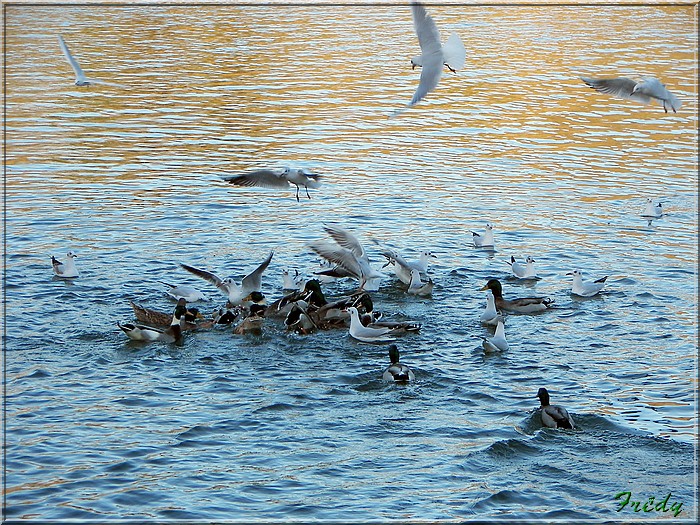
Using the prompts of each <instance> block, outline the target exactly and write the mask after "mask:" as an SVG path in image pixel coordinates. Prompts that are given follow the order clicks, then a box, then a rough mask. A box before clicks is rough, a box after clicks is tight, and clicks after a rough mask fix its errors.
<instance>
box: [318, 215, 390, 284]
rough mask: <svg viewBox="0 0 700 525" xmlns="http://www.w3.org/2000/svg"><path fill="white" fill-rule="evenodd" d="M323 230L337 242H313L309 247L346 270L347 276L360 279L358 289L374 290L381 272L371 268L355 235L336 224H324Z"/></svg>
mask: <svg viewBox="0 0 700 525" xmlns="http://www.w3.org/2000/svg"><path fill="white" fill-rule="evenodd" d="M324 230H326V233H328V234H329V235H330V236H331V237H332V238H333V240H334V241H335V242H336V243H337V244H338V245H337V246H333V245H332V244H329V243H323V242H314V243H311V244H310V245H309V247H310V248H311V249H312V250H313V251H315V252H316V253H317V254H318V255H320V256H321V257H323V258H324V259H326V260H328V261H330V262H332V263H334V264H336V265H337V266H339V267H340V268H342V269H343V270H345V271H347V273H348V276H350V277H353V278H354V279H357V280H358V281H360V289H361V290H365V291H368V292H376V291H377V290H378V289H379V285H380V284H381V280H382V278H384V277H386V276H385V275H384V274H383V273H382V272H380V271H378V270H375V269H374V268H372V266H371V265H370V262H369V257H368V256H367V252H366V251H365V249H364V247H363V246H362V244H361V243H360V241H359V240H358V238H357V237H355V236H354V235H353V234H352V233H350V232H349V231H347V230H345V229H343V228H340V227H338V226H324Z"/></svg>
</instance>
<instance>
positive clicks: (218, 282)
mask: <svg viewBox="0 0 700 525" xmlns="http://www.w3.org/2000/svg"><path fill="white" fill-rule="evenodd" d="M180 266H182V267H183V268H184V269H185V270H187V271H188V272H190V273H193V274H195V275H196V276H197V277H201V278H202V279H205V280H207V281H209V282H210V283H212V284H213V285H214V286H216V287H217V288H219V289H220V290H222V291H223V292H224V293H228V289H227V288H226V287H225V286H224V282H223V281H222V280H221V279H219V277H217V276H216V275H214V274H213V273H210V272H207V271H206V270H200V269H199V268H194V267H192V266H188V265H187V264H184V263H180Z"/></svg>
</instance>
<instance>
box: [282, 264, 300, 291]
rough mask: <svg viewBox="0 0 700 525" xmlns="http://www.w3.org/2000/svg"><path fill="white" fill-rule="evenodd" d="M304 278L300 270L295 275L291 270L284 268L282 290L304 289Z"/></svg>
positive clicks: (295, 271)
mask: <svg viewBox="0 0 700 525" xmlns="http://www.w3.org/2000/svg"><path fill="white" fill-rule="evenodd" d="M303 289H304V279H303V278H301V277H300V276H299V270H294V275H293V276H292V273H291V272H290V271H289V270H286V269H285V270H282V290H303Z"/></svg>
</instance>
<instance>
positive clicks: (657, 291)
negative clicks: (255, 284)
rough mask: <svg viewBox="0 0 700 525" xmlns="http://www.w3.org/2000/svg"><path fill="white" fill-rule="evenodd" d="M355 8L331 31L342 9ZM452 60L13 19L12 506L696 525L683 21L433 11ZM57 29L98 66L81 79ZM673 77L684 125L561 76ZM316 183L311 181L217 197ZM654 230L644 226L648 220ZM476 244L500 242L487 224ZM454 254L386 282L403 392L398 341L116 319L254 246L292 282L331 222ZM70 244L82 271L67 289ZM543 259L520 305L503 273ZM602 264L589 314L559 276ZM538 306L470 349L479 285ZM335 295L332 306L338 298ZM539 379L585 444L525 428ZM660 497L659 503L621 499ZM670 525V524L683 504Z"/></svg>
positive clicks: (229, 15)
mask: <svg viewBox="0 0 700 525" xmlns="http://www.w3.org/2000/svg"><path fill="white" fill-rule="evenodd" d="M340 9H342V16H339V13H341V11H340ZM429 11H430V12H431V13H432V14H433V17H434V18H435V20H436V22H437V23H438V25H439V27H440V28H441V30H442V31H443V39H445V38H446V37H447V35H448V34H449V33H450V32H452V31H456V32H458V33H459V34H460V35H462V38H463V39H464V41H465V46H466V48H467V66H466V67H465V69H464V70H463V71H460V72H459V73H458V74H456V75H455V74H452V73H445V75H444V76H443V79H442V80H441V82H440V85H439V86H438V88H437V89H436V90H435V91H434V92H433V93H432V94H431V95H430V96H429V97H428V98H427V99H426V100H425V101H423V102H421V103H420V104H419V105H418V106H416V107H415V108H412V109H410V110H409V111H407V112H406V113H405V114H403V115H401V116H400V117H397V118H394V119H388V115H389V114H390V113H391V112H392V111H394V110H395V109H397V108H400V107H401V106H402V105H404V104H405V103H406V102H407V101H408V100H410V98H411V96H412V94H413V91H414V89H415V86H416V83H417V79H418V75H419V73H418V72H417V71H411V69H410V63H409V62H408V61H409V60H410V58H411V57H412V56H413V55H415V54H416V53H417V52H418V51H417V41H416V38H415V35H414V33H413V29H412V22H411V15H410V9H408V7H407V6H387V7H381V8H380V7H376V6H375V7H372V8H371V9H368V8H367V7H362V6H354V7H352V6H345V7H343V8H339V7H335V6H307V7H302V6H295V7H277V8H274V9H273V8H269V7H264V6H238V7H237V6H219V7H213V6H200V7H198V8H193V7H187V6H150V7H145V6H138V7H130V6H111V7H104V6H100V7H95V6H92V7H91V6H80V7H68V6H54V7H51V6H30V7H22V6H10V7H7V10H6V14H7V30H6V46H7V70H6V76H7V82H6V90H7V108H6V119H7V127H6V131H7V140H6V147H7V160H6V170H7V178H6V211H7V217H6V222H5V228H6V237H7V243H6V259H5V263H6V279H5V294H6V311H5V314H6V316H5V322H6V327H5V328H6V331H5V341H4V343H5V352H4V359H5V362H4V365H5V371H6V375H5V387H6V392H5V394H6V397H5V401H6V405H5V408H6V411H5V416H6V418H5V431H6V434H5V443H6V449H5V450H6V462H5V489H6V494H5V509H4V510H5V517H6V518H9V519H12V520H18V519H28V520H41V521H43V520H68V519H83V520H85V519H88V520H93V521H103V520H112V519H118V518H132V519H138V520H158V521H163V520H168V519H172V520H176V519H181V520H194V519H204V520H211V521H214V520H216V521H245V522H250V521H256V520H258V521H300V522H307V521H343V522H347V521H355V522H367V521H400V522H404V521H410V520H430V521H440V520H450V521H467V520H482V519H497V520H504V521H509V522H510V521H512V520H538V521H539V520H543V519H544V520H563V521H567V522H571V521H578V520H600V519H604V520H609V521H618V520H620V521H629V520H640V519H664V520H678V519H680V520H689V521H691V522H692V521H693V519H694V518H695V517H697V512H698V505H697V490H696V486H697V483H696V479H697V478H696V474H697V453H696V447H695V444H696V442H697V435H698V433H697V365H698V361H697V348H698V339H697V315H698V312H697V268H698V260H697V248H698V244H697V242H698V241H697V232H698V221H697V209H698V208H697V154H698V136H697V72H698V71H697V34H696V31H695V30H696V28H697V9H696V8H693V7H658V6H656V7H624V8H611V7H609V8H605V7H596V8H572V7H568V8H567V7H560V6H550V7H547V8H544V7H514V6H500V7H466V6H431V7H430V8H429ZM59 33H60V34H62V35H63V37H64V38H65V40H66V42H67V43H68V45H69V47H70V48H71V50H72V51H73V53H74V54H75V55H76V57H77V58H78V59H79V61H80V62H81V64H82V65H83V69H85V71H86V74H88V76H90V75H93V76H94V77H95V78H102V79H103V80H107V81H111V82H117V83H120V84H124V85H125V86H126V87H125V88H114V87H108V86H91V87H89V88H79V87H76V86H73V85H72V83H71V80H72V73H71V70H70V67H69V65H68V64H67V63H66V61H65V60H64V58H63V56H62V55H61V53H60V49H59V48H58V43H57V37H56V35H57V34H59ZM642 74H653V75H655V76H658V77H659V78H662V79H663V80H664V81H665V82H666V83H667V86H668V88H669V89H670V90H672V91H673V92H674V93H676V94H677V96H678V97H679V98H681V100H682V101H683V106H682V108H681V110H680V111H679V113H677V114H664V112H663V109H662V108H661V107H660V106H658V105H649V106H644V105H641V104H638V103H635V102H632V101H626V100H618V99H615V98H612V97H609V96H607V95H603V94H599V93H596V92H594V91H593V90H590V89H589V88H587V87H586V86H585V85H584V84H583V83H582V82H581V81H580V80H579V79H578V76H579V75H588V76H606V75H625V76H635V77H636V76H639V75H642ZM285 165H290V166H300V167H305V168H308V169H310V170H312V171H314V172H317V173H320V174H321V175H322V177H323V179H322V186H321V187H320V188H318V189H315V190H311V197H312V198H311V199H307V198H306V197H305V195H304V194H303V192H302V198H301V202H297V201H296V199H295V198H294V191H293V190H292V189H290V190H289V191H286V190H273V189H263V188H234V187H231V186H229V185H227V184H225V183H223V182H222V180H221V177H222V176H225V175H230V174H234V173H239V172H243V171H246V170H248V169H253V168H256V167H271V168H279V167H282V166H285ZM647 197H651V198H653V199H654V200H655V201H661V202H663V206H664V209H665V210H666V212H667V215H665V216H664V217H663V218H661V219H658V220H654V221H652V222H648V221H647V220H646V219H643V218H641V217H640V213H641V211H642V210H643V208H644V203H645V202H646V198H647ZM487 222H490V223H491V224H493V225H494V232H495V239H496V251H495V252H492V251H487V250H480V249H476V248H474V247H473V245H472V235H471V230H476V231H483V230H484V227H485V225H486V223H487ZM331 223H334V224H338V225H341V226H343V227H345V228H347V229H349V230H351V231H352V232H354V233H355V234H356V235H357V236H358V237H359V238H361V240H362V241H363V243H365V245H366V246H367V248H368V252H369V256H370V259H371V261H372V262H373V264H374V265H375V266H376V267H380V266H381V265H382V264H383V261H382V257H381V255H380V254H379V253H378V252H377V251H376V250H375V249H374V246H373V244H372V243H371V242H370V240H371V239H377V240H379V241H380V242H382V243H384V244H387V245H391V246H393V247H395V248H397V249H398V250H400V251H401V252H402V253H404V254H406V256H408V257H409V258H413V257H417V254H418V252H419V251H420V250H424V249H430V250H432V251H433V252H434V253H436V254H437V256H438V259H437V260H436V261H435V263H434V265H433V266H432V268H431V271H430V275H431V277H432V279H433V280H434V281H435V289H434V292H433V295H432V297H430V298H417V297H414V296H410V295H408V294H406V292H405V286H404V285H402V284H401V283H400V282H398V281H397V280H396V279H394V278H393V277H389V278H387V279H386V280H385V281H384V282H383V285H382V287H381V288H380V290H379V291H378V292H375V293H373V294H372V297H373V300H374V303H375V307H376V308H377V309H378V310H381V311H382V312H384V315H385V317H386V318H389V319H410V320H414V321H418V322H421V323H422V329H421V331H420V332H419V333H417V334H409V335H406V336H404V337H402V338H401V339H400V340H398V342H397V344H398V346H399V347H400V350H401V356H402V361H403V362H405V363H406V364H408V365H409V366H411V368H412V369H413V370H414V372H415V374H416V382H415V383H413V384H408V385H403V386H401V385H393V384H386V383H384V382H382V381H381V373H382V370H383V369H384V367H386V366H387V365H388V355H387V347H386V345H375V344H365V343H360V342H357V341H355V340H353V339H352V338H350V337H349V335H348V333H347V330H344V329H338V330H329V331H322V332H319V333H315V334H311V335H308V336H302V335H297V334H294V333H289V332H286V331H285V330H284V325H283V324H282V322H281V321H279V320H276V319H266V320H265V324H264V329H263V333H262V335H259V336H255V335H247V336H235V335H233V334H232V331H231V328H230V327H217V328H215V329H211V330H198V331H195V332H192V333H188V334H187V335H186V337H185V339H184V342H183V343H182V344H181V345H167V344H158V343H154V344H144V343H137V342H132V341H130V340H129V339H127V337H126V336H125V335H124V334H123V333H122V332H121V331H120V330H119V329H118V327H117V324H116V323H117V321H120V322H126V321H132V320H133V313H132V311H131V307H130V306H129V302H128V301H129V300H136V301H138V302H140V303H142V304H144V305H147V306H149V307H151V308H157V309H160V310H163V311H171V310H172V308H173V305H174V303H173V302H172V301H171V300H170V299H169V298H168V297H167V295H166V293H165V291H166V289H165V287H164V285H162V284H161V283H160V281H166V282H173V283H177V284H189V285H192V286H196V287H198V288H199V289H200V290H202V291H203V292H205V293H206V295H207V300H206V301H203V302H202V303H199V304H198V305H197V306H199V307H200V309H202V311H204V312H205V313H206V314H209V313H210V312H212V311H213V310H214V309H216V308H219V307H220V306H222V305H223V302H224V297H223V296H222V295H220V294H219V292H218V291H217V290H216V289H215V288H214V287H213V286H211V285H209V284H208V283H206V282H205V281H203V280H201V279H198V278H197V277H195V276H192V275H190V274H188V273H187V272H185V271H184V270H182V269H181V268H180V267H179V263H187V264H190V265H192V266H196V267H199V268H205V269H207V270H209V271H211V272H214V273H215V274H217V275H219V276H221V277H226V276H232V277H234V278H235V279H236V280H240V278H241V277H242V276H243V275H245V274H246V273H247V272H248V271H250V270H252V269H253V268H254V267H255V266H256V265H257V264H258V263H259V262H260V261H262V260H263V259H264V257H265V256H266V255H267V253H268V252H269V250H274V251H275V255H274V258H273V260H272V263H271V264H270V267H269V269H268V270H267V272H266V273H265V275H264V278H263V291H264V292H265V294H266V296H267V297H268V300H270V301H271V300H274V299H276V298H278V297H281V296H282V295H283V291H282V278H281V272H282V270H283V269H286V268H296V269H298V270H299V271H300V272H301V274H302V275H304V276H305V277H307V278H308V277H309V276H311V275H312V273H313V271H315V270H316V269H317V268H318V259H317V257H316V256H315V254H314V253H313V252H312V251H311V250H310V249H309V248H308V245H309V243H311V242H313V241H317V240H323V239H326V238H327V236H326V234H325V233H324V231H323V228H322V226H323V225H324V224H331ZM68 250H73V251H75V252H76V253H77V254H78V257H77V259H76V262H77V265H78V267H79V269H80V272H81V274H80V277H79V278H78V279H76V280H74V281H65V280H61V279H57V278H54V277H53V276H52V272H51V265H50V258H49V257H50V255H55V256H56V257H58V258H59V259H62V258H65V253H66V252H67V251H68ZM511 255H515V256H516V257H518V258H519V259H521V260H522V259H524V257H525V256H526V255H532V256H533V257H534V258H535V259H536V265H537V269H538V273H539V275H540V276H541V277H542V279H541V280H540V281H537V282H536V283H532V282H529V283H524V282H519V281H516V280H513V279H511V278H510V277H509V267H508V265H507V264H506V262H505V261H507V260H508V259H509V258H510V256H511ZM576 268H579V269H581V270H583V272H584V274H585V275H586V277H587V278H593V277H602V276H603V275H608V280H607V283H606V287H605V289H604V291H603V293H602V294H601V295H599V296H596V297H593V298H589V299H581V298H576V297H574V296H572V295H571V294H570V288H571V280H570V279H571V277H570V276H567V275H566V273H567V272H570V271H572V270H573V269H576ZM491 277H497V278H499V279H500V280H501V281H502V282H503V283H504V290H505V292H504V293H505V295H506V296H507V297H518V296H527V295H545V296H549V297H551V298H553V299H554V300H555V306H556V307H555V308H554V309H552V310H551V311H548V312H545V313H543V314H539V315H509V316H508V317H507V319H506V334H507V338H508V341H509V343H510V350H508V351H506V352H502V353H499V354H494V355H486V354H485V353H484V352H483V349H482V347H481V339H482V337H490V336H491V329H489V328H486V327H483V326H481V325H480V323H479V316H480V314H481V311H482V310H483V308H484V306H485V304H486V300H485V295H484V294H485V292H483V291H480V288H482V287H483V285H484V284H485V283H486V281H487V279H489V278H491ZM354 288H355V285H354V283H353V282H351V281H342V282H337V283H331V284H327V285H325V287H324V290H325V293H326V295H327V296H329V297H340V296H342V295H344V294H347V293H349V292H351V291H352V290H353V289H354ZM542 386H545V387H547V388H548V389H549V391H550V393H551V395H552V401H553V402H554V403H558V404H562V405H564V406H566V407H567V408H568V409H569V411H570V412H571V413H572V415H573V417H574V419H575V421H576V423H577V426H578V429H577V430H576V431H555V430H551V429H546V428H542V426H541V424H540V422H539V414H538V412H537V411H536V408H537V406H538V401H537V398H536V397H535V395H536V393H537V390H538V388H539V387H542ZM625 491H629V492H631V499H632V500H633V501H641V502H642V504H643V503H644V502H647V501H648V500H649V498H651V497H654V498H655V500H654V501H655V502H659V501H661V500H663V498H665V497H666V495H667V494H669V493H670V494H671V497H670V498H669V500H668V501H669V504H668V507H670V506H671V505H672V504H673V503H678V504H681V507H680V513H679V514H678V515H677V516H676V517H674V516H673V513H672V512H671V511H670V510H666V511H664V510H663V508H661V509H660V510H658V511H657V510H654V511H650V512H644V511H643V510H642V511H640V512H635V510H634V509H633V508H631V506H630V505H628V506H626V507H625V508H622V509H620V510H618V509H619V508H620V499H615V496H616V495H617V494H619V493H621V492H625ZM677 508H678V506H676V509H677Z"/></svg>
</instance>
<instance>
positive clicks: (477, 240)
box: [472, 224, 496, 248]
mask: <svg viewBox="0 0 700 525" xmlns="http://www.w3.org/2000/svg"><path fill="white" fill-rule="evenodd" d="M472 240H473V241H474V246H476V247H477V248H495V246H496V243H495V242H494V240H493V226H491V224H487V225H486V231H485V232H484V234H483V235H481V234H479V233H477V232H475V231H472Z"/></svg>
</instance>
